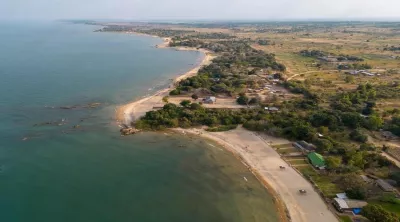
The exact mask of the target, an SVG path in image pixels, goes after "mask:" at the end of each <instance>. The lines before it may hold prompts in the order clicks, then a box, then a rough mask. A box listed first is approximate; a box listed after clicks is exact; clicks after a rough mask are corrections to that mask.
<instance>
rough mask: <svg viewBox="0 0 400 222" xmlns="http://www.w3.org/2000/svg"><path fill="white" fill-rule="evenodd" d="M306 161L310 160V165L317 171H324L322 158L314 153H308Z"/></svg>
mask: <svg viewBox="0 0 400 222" xmlns="http://www.w3.org/2000/svg"><path fill="white" fill-rule="evenodd" d="M307 157H308V159H309V160H310V162H311V164H312V165H313V166H314V167H315V168H318V169H324V168H325V166H326V164H325V160H324V157H323V156H322V155H321V154H319V153H316V152H312V153H309V154H308V155H307Z"/></svg>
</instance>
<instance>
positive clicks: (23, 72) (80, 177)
mask: <svg viewBox="0 0 400 222" xmlns="http://www.w3.org/2000/svg"><path fill="white" fill-rule="evenodd" d="M97 28H98V27H94V26H86V25H75V24H68V23H60V22H49V23H29V22H28V23H21V22H8V23H5V22H0V221H5V222H20V221H21V222H22V221H29V222H34V221H38V222H39V221H40V222H53V221H57V222H63V221H66V222H68V221H74V222H79V221H85V222H87V221H96V222H100V221H107V222H108V221H110V222H111V221H112V222H115V221H120V222H123V221H144V222H145V221H174V222H175V221H193V222H195V221H218V222H221V221H277V220H276V217H277V216H276V212H275V210H274V206H273V202H272V199H271V197H270V195H269V194H268V193H267V192H266V190H265V189H264V188H263V187H262V186H261V185H260V183H258V181H257V180H256V179H255V178H254V177H253V176H252V175H251V173H250V172H248V171H247V169H246V168H245V167H244V166H242V165H241V163H240V161H237V160H236V159H234V158H233V157H232V156H231V155H230V154H229V153H228V152H226V151H224V150H223V149H221V148H219V147H218V146H217V145H216V144H214V145H213V143H212V142H209V141H204V140H199V139H196V138H189V137H182V136H178V135H164V134H162V133H142V134H140V135H135V136H132V137H120V136H119V134H118V127H117V126H116V123H115V121H114V120H113V117H114V109H115V107H116V106H117V105H119V104H123V103H125V102H128V101H131V100H133V99H135V98H139V97H141V96H144V95H146V94H149V93H152V92H154V91H155V90H157V89H160V88H162V87H164V86H165V85H167V84H168V83H169V79H171V78H173V77H175V76H176V74H178V73H184V72H185V71H187V70H189V69H190V68H192V67H193V66H194V65H195V64H196V63H198V62H199V61H200V60H201V57H202V56H203V55H202V54H200V53H199V52H190V51H175V50H170V49H156V48H155V47H154V45H156V44H158V43H161V40H160V39H158V38H151V37H145V36H134V35H126V34H116V33H95V32H93V30H95V29H97ZM91 103H100V106H98V107H95V108H88V107H87V105H88V104H91ZM62 107H75V108H73V109H62ZM78 125H79V126H78ZM210 144H211V145H212V146H211V145H210ZM182 145H185V146H184V147H182ZM244 176H245V177H246V178H248V180H249V182H245V181H244V180H243V177H244Z"/></svg>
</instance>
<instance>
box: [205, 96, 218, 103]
mask: <svg viewBox="0 0 400 222" xmlns="http://www.w3.org/2000/svg"><path fill="white" fill-rule="evenodd" d="M203 102H204V103H208V104H214V103H216V102H217V98H215V97H214V96H207V97H206V98H204V99H203Z"/></svg>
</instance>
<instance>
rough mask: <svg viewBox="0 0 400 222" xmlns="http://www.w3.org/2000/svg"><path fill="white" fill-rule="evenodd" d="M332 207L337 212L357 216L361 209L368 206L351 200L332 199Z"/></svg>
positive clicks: (359, 201) (365, 203)
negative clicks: (350, 213)
mask: <svg viewBox="0 0 400 222" xmlns="http://www.w3.org/2000/svg"><path fill="white" fill-rule="evenodd" d="M333 205H334V206H335V208H336V209H337V210H338V211H339V212H342V213H343V212H352V213H354V214H359V213H360V212H361V209H362V208H363V207H365V206H367V205H368V203H367V202H365V201H361V200H353V199H341V198H334V199H333Z"/></svg>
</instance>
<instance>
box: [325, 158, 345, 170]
mask: <svg viewBox="0 0 400 222" xmlns="http://www.w3.org/2000/svg"><path fill="white" fill-rule="evenodd" d="M325 163H326V166H327V167H328V169H336V168H339V167H340V166H341V165H342V158H341V157H336V156H328V157H326V158H325Z"/></svg>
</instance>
